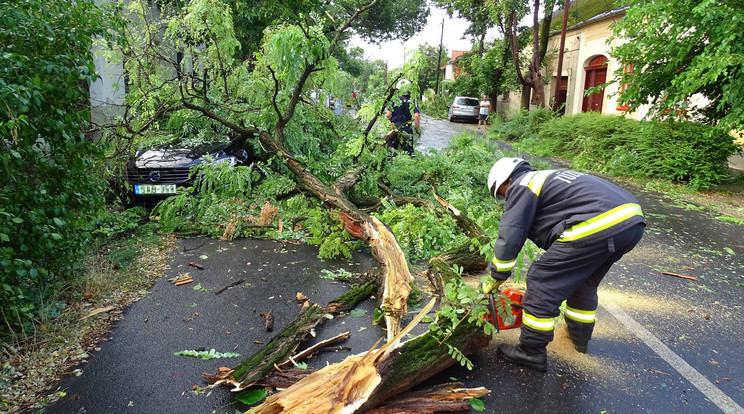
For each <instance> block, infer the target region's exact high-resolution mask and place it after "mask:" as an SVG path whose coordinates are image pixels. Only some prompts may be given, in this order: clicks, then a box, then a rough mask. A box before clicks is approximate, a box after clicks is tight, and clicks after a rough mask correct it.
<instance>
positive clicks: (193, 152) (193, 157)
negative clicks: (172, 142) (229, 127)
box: [126, 142, 253, 203]
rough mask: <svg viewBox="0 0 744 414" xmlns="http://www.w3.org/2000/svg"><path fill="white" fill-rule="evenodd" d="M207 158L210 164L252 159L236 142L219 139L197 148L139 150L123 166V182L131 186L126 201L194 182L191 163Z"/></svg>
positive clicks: (157, 196)
mask: <svg viewBox="0 0 744 414" xmlns="http://www.w3.org/2000/svg"><path fill="white" fill-rule="evenodd" d="M208 159H209V160H210V162H211V163H213V164H219V163H223V162H226V163H229V164H230V165H247V164H249V163H250V162H252V161H253V159H252V157H250V156H249V153H248V151H246V149H245V148H244V146H243V145H241V144H239V143H230V142H225V143H219V144H213V145H210V146H207V147H201V148H193V149H189V148H166V149H148V150H141V151H138V152H137V153H136V154H135V158H134V161H133V162H132V163H131V164H130V165H129V166H128V167H127V177H126V178H127V182H128V183H129V184H130V185H131V187H132V192H131V193H129V194H128V195H129V201H130V202H134V203H148V202H157V201H160V200H162V199H164V198H167V197H170V196H172V195H174V194H176V190H177V188H178V187H190V186H192V185H193V184H194V177H192V176H191V167H195V166H197V165H199V164H202V163H204V162H206V161H207V160H208Z"/></svg>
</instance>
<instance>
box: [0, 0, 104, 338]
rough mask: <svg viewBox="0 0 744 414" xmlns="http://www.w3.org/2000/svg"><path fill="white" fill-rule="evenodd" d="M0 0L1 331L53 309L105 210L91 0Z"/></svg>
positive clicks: (95, 16) (99, 17) (100, 16)
mask: <svg viewBox="0 0 744 414" xmlns="http://www.w3.org/2000/svg"><path fill="white" fill-rule="evenodd" d="M12 3H13V4H10V3H9V2H0V16H2V21H3V24H2V25H0V44H1V45H3V46H2V48H3V53H0V68H3V69H2V70H0V73H1V74H0V102H2V108H3V109H2V111H0V177H2V179H0V292H2V293H0V318H2V319H0V339H2V340H5V339H6V334H11V335H13V334H14V333H16V332H27V333H29V332H33V329H31V328H32V327H33V326H32V325H33V322H38V321H44V320H46V319H48V318H50V317H54V316H56V315H57V314H58V311H59V310H60V309H61V308H62V307H63V306H64V304H63V303H61V302H59V301H57V300H55V297H56V296H57V294H58V293H59V292H61V291H62V290H63V289H65V287H66V282H67V281H68V280H70V279H71V278H73V277H74V276H75V275H76V274H77V273H79V272H80V270H81V269H82V267H83V266H82V262H83V259H84V257H85V252H86V251H87V249H88V248H89V247H90V245H91V237H92V236H91V231H92V229H93V226H94V221H95V220H96V219H97V218H98V217H99V215H100V214H101V212H102V208H103V191H104V188H105V184H106V182H105V179H104V177H103V175H102V171H101V162H100V161H101V157H102V155H103V147H102V145H100V144H99V143H94V142H91V141H89V140H87V139H86V138H85V137H84V136H83V133H82V131H83V130H85V129H87V128H89V119H90V115H89V113H88V110H87V108H88V106H89V105H90V102H89V95H88V91H87V84H89V83H90V82H93V81H94V80H96V78H97V76H96V75H95V73H94V70H95V68H94V65H93V57H92V55H91V52H90V51H91V47H92V46H93V38H94V37H101V38H103V37H106V36H108V35H109V34H110V33H113V32H110V31H109V29H112V28H116V26H114V23H115V22H116V21H117V20H116V18H115V15H113V14H107V13H104V11H103V10H101V9H100V8H98V7H97V6H95V4H93V2H72V3H71V2H69V1H63V0H44V1H42V0H18V1H15V2H12Z"/></svg>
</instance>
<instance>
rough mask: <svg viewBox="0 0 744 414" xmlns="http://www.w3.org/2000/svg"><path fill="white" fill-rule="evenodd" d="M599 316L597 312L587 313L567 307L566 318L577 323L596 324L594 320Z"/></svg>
mask: <svg viewBox="0 0 744 414" xmlns="http://www.w3.org/2000/svg"><path fill="white" fill-rule="evenodd" d="M596 316H597V311H596V310H593V311H587V310H579V309H575V308H572V307H570V306H566V317H567V318H568V319H572V320H574V321H576V322H583V323H594V319H595V318H596Z"/></svg>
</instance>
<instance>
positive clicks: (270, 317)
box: [259, 310, 274, 332]
mask: <svg viewBox="0 0 744 414" xmlns="http://www.w3.org/2000/svg"><path fill="white" fill-rule="evenodd" d="M259 315H261V317H262V318H264V319H265V320H266V326H264V329H266V332H271V331H272V330H273V329H274V312H273V311H271V310H270V311H268V312H267V313H259Z"/></svg>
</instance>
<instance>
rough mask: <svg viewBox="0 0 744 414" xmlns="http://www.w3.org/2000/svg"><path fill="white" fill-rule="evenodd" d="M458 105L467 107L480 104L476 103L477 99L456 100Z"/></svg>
mask: <svg viewBox="0 0 744 414" xmlns="http://www.w3.org/2000/svg"><path fill="white" fill-rule="evenodd" d="M457 104H458V105H467V106H478V105H479V104H480V102H478V100H477V99H473V98H460V99H458V100H457Z"/></svg>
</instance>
